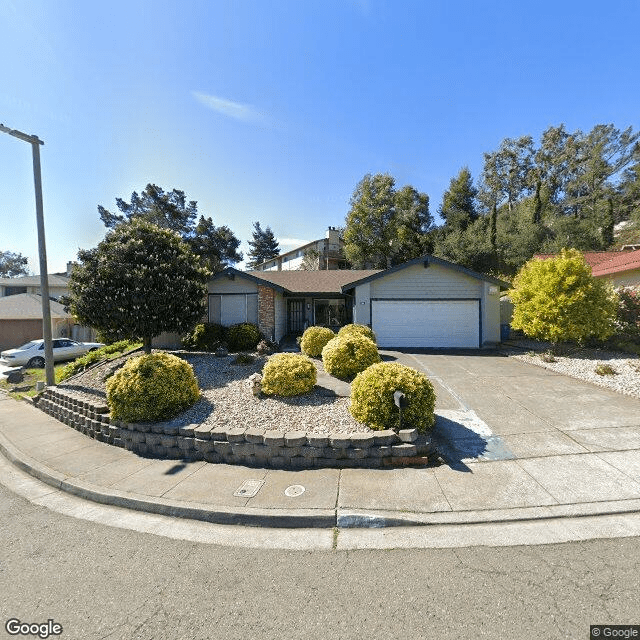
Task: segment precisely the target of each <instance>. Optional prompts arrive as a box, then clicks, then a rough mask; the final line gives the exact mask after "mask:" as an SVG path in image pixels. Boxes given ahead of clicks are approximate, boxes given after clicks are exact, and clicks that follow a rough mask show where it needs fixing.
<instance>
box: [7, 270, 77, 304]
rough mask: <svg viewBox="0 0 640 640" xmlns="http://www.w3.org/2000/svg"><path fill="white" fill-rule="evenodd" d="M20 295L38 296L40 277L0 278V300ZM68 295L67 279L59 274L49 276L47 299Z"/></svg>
mask: <svg viewBox="0 0 640 640" xmlns="http://www.w3.org/2000/svg"><path fill="white" fill-rule="evenodd" d="M20 293H36V294H40V276H20V277H18V278H0V298H2V297H5V296H12V295H17V294H20ZM68 293H69V278H68V277H67V276H63V275H59V274H50V275H49V297H50V298H54V299H56V300H57V299H58V298H59V297H60V296H64V295H67V294H68Z"/></svg>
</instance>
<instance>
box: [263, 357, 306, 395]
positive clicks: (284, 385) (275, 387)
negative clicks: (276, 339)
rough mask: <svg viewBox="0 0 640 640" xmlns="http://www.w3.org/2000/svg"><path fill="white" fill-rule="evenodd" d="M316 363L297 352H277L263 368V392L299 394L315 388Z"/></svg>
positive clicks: (270, 393)
mask: <svg viewBox="0 0 640 640" xmlns="http://www.w3.org/2000/svg"><path fill="white" fill-rule="evenodd" d="M317 376H318V372H317V370H316V365H315V364H313V362H312V361H311V360H310V359H309V358H307V356H303V355H300V354H297V353H276V354H275V355H274V356H271V358H269V360H268V362H267V364H265V366H264V368H263V370H262V392H263V393H266V394H267V395H274V396H299V395H301V394H303V393H307V392H309V391H311V389H313V387H314V385H315V384H316V379H317Z"/></svg>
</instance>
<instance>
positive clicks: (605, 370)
mask: <svg viewBox="0 0 640 640" xmlns="http://www.w3.org/2000/svg"><path fill="white" fill-rule="evenodd" d="M594 371H595V372H596V373H597V374H598V375H599V376H615V375H617V373H618V372H617V371H616V370H615V369H614V368H613V367H612V366H611V365H610V364H602V363H601V364H598V365H596V368H595V369H594Z"/></svg>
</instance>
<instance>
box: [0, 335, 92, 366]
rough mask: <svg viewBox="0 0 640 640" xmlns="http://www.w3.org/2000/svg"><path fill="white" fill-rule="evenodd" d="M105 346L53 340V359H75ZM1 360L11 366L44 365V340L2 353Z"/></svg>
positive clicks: (67, 340) (61, 339) (56, 360)
mask: <svg viewBox="0 0 640 640" xmlns="http://www.w3.org/2000/svg"><path fill="white" fill-rule="evenodd" d="M100 347H104V345H103V344H102V343H101V342H76V341H75V340H69V339H68V338H56V339H55V340H53V361H54V362H59V361H61V360H73V359H74V358H78V357H79V356H83V355H84V354H85V353H87V352H89V351H95V350H96V349H99V348H100ZM0 361H2V362H3V363H4V364H7V365H9V366H11V367H17V366H25V365H26V366H27V367H39V368H42V367H44V340H32V341H31V342H27V344H23V345H22V346H21V347H18V348H17V349H8V350H7V351H3V352H2V353H0Z"/></svg>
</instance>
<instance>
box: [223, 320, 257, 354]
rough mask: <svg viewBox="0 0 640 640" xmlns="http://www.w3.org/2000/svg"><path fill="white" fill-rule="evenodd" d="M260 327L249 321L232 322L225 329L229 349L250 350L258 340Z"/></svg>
mask: <svg viewBox="0 0 640 640" xmlns="http://www.w3.org/2000/svg"><path fill="white" fill-rule="evenodd" d="M261 337H262V336H261V335H260V329H258V327H257V326H256V325H255V324H252V323H251V322H241V323H240V324H234V325H233V326H231V327H229V328H228V329H227V336H226V339H227V346H228V347H229V351H252V350H253V349H255V348H256V346H257V345H258V342H260V338H261Z"/></svg>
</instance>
